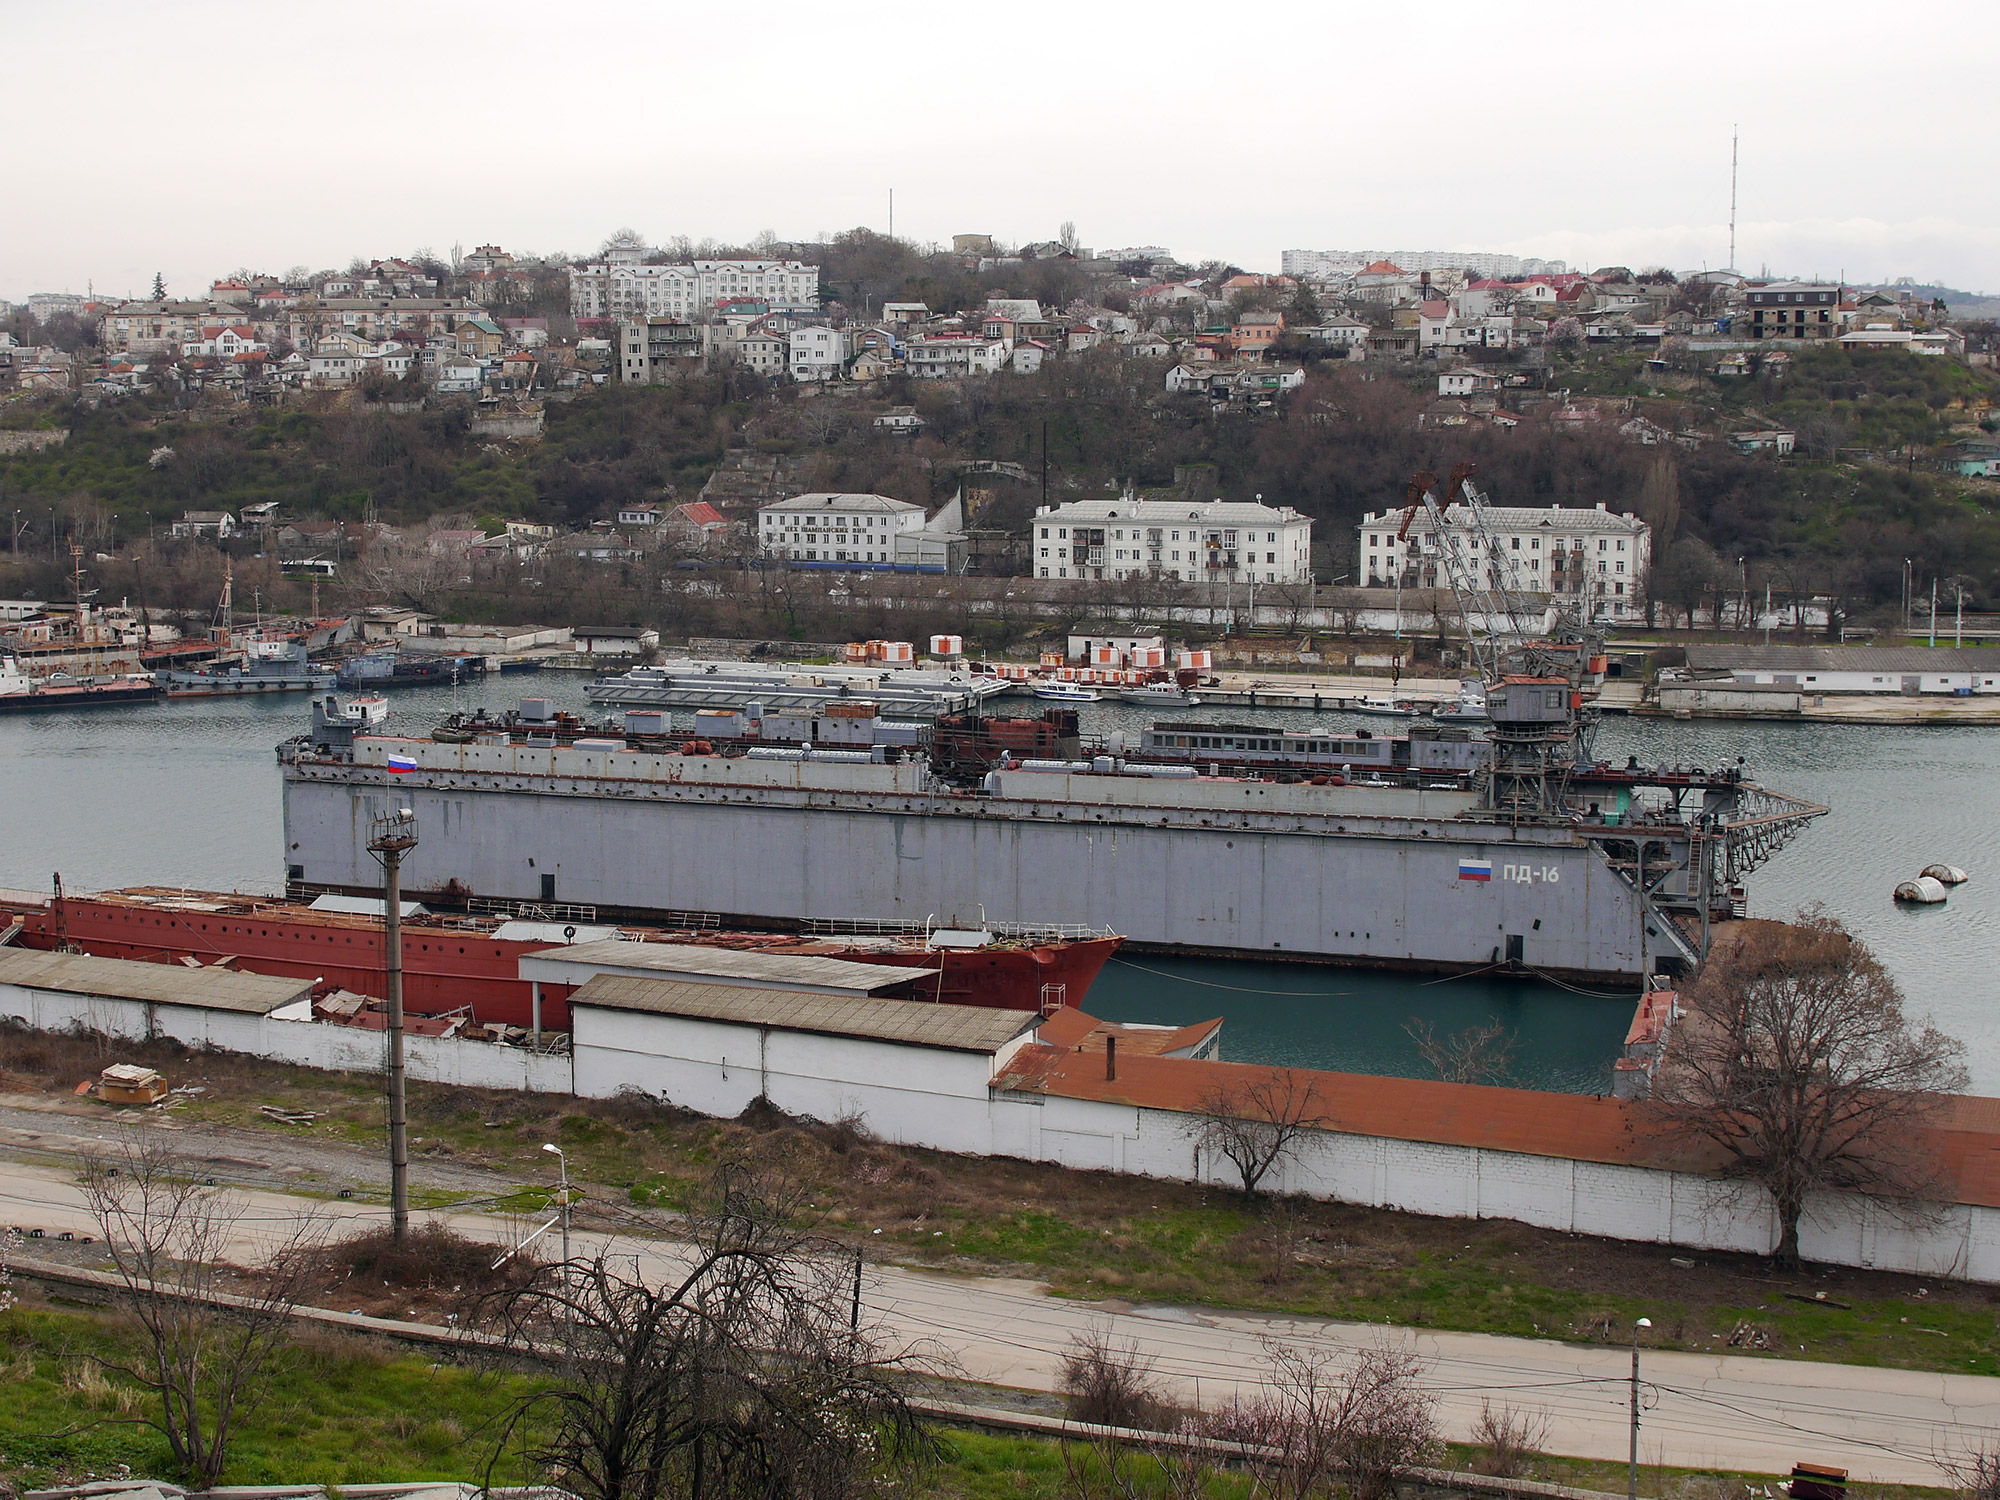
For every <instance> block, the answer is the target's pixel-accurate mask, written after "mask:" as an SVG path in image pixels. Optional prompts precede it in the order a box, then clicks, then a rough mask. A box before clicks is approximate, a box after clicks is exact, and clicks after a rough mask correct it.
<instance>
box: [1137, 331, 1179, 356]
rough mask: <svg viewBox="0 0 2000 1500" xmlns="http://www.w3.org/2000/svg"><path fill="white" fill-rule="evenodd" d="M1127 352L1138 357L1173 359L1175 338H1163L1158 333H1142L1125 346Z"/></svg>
mask: <svg viewBox="0 0 2000 1500" xmlns="http://www.w3.org/2000/svg"><path fill="white" fill-rule="evenodd" d="M1125 352H1126V353H1127V354H1130V355H1132V356H1133V357H1135V358H1138V359H1172V358H1173V357H1174V345H1173V340H1171V339H1164V338H1161V337H1160V336H1159V335H1158V334H1157V333H1148V334H1142V335H1141V336H1140V337H1138V338H1136V339H1134V340H1132V342H1131V343H1129V344H1127V345H1126V346H1125Z"/></svg>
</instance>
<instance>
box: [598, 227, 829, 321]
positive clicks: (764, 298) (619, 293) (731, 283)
mask: <svg viewBox="0 0 2000 1500" xmlns="http://www.w3.org/2000/svg"><path fill="white" fill-rule="evenodd" d="M648 253H649V252H648V251H647V250H646V247H645V246H644V245H643V244H641V243H639V242H637V241H634V240H626V239H619V240H615V241H613V242H612V244H611V246H610V247H609V249H608V250H607V252H606V254H605V257H604V259H602V260H599V261H592V262H590V263H589V264H586V265H581V266H575V267H572V268H571V270H570V277H569V300H570V312H571V313H572V314H573V315H574V316H576V317H578V318H618V319H624V318H640V317H649V316H666V317H681V318H692V317H697V316H699V315H700V314H701V313H703V312H706V311H707V310H709V309H710V308H713V307H714V306H716V305H717V304H718V303H721V302H726V301H729V300H731V299H733V298H744V297H748V298H755V299H756V300H757V301H759V302H762V303H764V304H765V305H766V306H768V307H770V308H773V309H778V308H783V309H786V310H789V311H794V312H814V311H817V310H818V308H819V267H818V266H809V265H804V264H802V263H800V262H798V261H789V260H697V261H695V262H693V263H692V264H688V265H647V264H645V260H646V256H647V254H648Z"/></svg>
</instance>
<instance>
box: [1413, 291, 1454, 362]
mask: <svg viewBox="0 0 2000 1500" xmlns="http://www.w3.org/2000/svg"><path fill="white" fill-rule="evenodd" d="M1416 322H1417V350H1418V352H1419V353H1424V352H1427V351H1430V350H1433V349H1440V348H1443V347H1444V344H1445V339H1446V335H1447V333H1448V331H1449V330H1450V328H1451V304H1450V303H1449V302H1443V301H1438V300H1435V299H1434V300H1432V301H1429V302H1425V303H1422V304H1420V305H1419V306H1418V308H1417V319H1416Z"/></svg>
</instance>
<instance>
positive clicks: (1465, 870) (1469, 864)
mask: <svg viewBox="0 0 2000 1500" xmlns="http://www.w3.org/2000/svg"><path fill="white" fill-rule="evenodd" d="M389 763H390V764H391V765H394V764H395V761H394V759H393V758H391V760H390V762H389ZM1458 878H1459V879H1460V880H1491V879H1492V878H1493V861H1492V860H1490V859H1461V860H1460V861H1459V862H1458Z"/></svg>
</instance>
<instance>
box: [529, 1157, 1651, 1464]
mask: <svg viewBox="0 0 2000 1500" xmlns="http://www.w3.org/2000/svg"><path fill="white" fill-rule="evenodd" d="M542 1149H543V1150H544V1151H553V1152H555V1154H556V1167H557V1169H558V1170H559V1171H560V1172H561V1173H562V1229H563V1268H564V1269H563V1275H564V1276H565V1277H567V1276H568V1275H569V1269H568V1267H569V1158H568V1157H567V1156H564V1155H563V1149H562V1147H560V1146H558V1145H557V1144H556V1143H555V1142H554V1141H545V1142H543V1143H542ZM1637 1358H1638V1356H1637V1355H1636V1354H1635V1355H1633V1359H1634V1360H1636V1359H1637ZM1634 1368H1635V1369H1636V1368H1637V1366H1636V1365H1635V1366H1634ZM1635 1420H1636V1419H1635ZM1635 1430H1636V1429H1635ZM1633 1441H1635V1442H1636V1441H1637V1439H1636V1438H1635V1439H1634V1440H1633Z"/></svg>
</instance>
